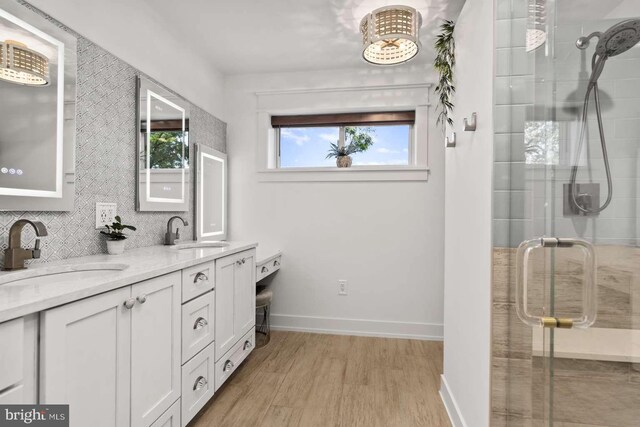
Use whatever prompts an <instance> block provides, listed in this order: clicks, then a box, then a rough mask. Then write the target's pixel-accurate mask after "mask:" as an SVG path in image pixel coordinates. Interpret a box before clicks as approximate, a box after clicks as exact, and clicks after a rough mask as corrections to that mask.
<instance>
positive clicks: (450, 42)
mask: <svg viewBox="0 0 640 427" xmlns="http://www.w3.org/2000/svg"><path fill="white" fill-rule="evenodd" d="M454 30H455V23H454V22H453V21H444V23H443V24H442V25H441V26H440V31H441V32H440V34H438V36H437V37H436V42H435V44H434V47H435V51H436V59H435V61H434V63H433V68H434V69H435V70H436V72H437V73H438V76H439V77H438V84H437V85H436V88H435V93H436V94H437V95H438V105H437V107H436V111H439V114H438V118H437V120H436V124H440V123H442V127H443V131H444V126H445V123H448V124H449V125H450V126H453V119H452V118H451V117H450V114H451V113H452V112H453V108H454V104H453V101H452V98H453V95H454V94H455V92H456V87H455V86H454V84H453V77H454V74H453V69H454V67H455V65H456V55H455V50H456V42H455V39H454V38H453V33H454Z"/></svg>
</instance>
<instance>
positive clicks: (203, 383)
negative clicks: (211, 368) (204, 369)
mask: <svg viewBox="0 0 640 427" xmlns="http://www.w3.org/2000/svg"><path fill="white" fill-rule="evenodd" d="M206 385H207V379H206V378H205V377H203V376H202V375H200V376H199V377H198V378H196V382H195V384H194V385H193V391H196V390H200V389H201V388H202V387H204V386H206Z"/></svg>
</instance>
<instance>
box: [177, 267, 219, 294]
mask: <svg viewBox="0 0 640 427" xmlns="http://www.w3.org/2000/svg"><path fill="white" fill-rule="evenodd" d="M214 272H215V269H214V264H213V262H207V263H204V264H200V265H194V266H193V267H188V268H185V269H184V270H182V302H185V301H189V300H192V299H194V298H195V297H197V296H199V295H202V294H204V293H205V292H207V291H210V290H211V289H213V287H214V276H215V274H214Z"/></svg>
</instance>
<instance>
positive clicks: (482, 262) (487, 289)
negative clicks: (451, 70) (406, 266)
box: [441, 0, 494, 427]
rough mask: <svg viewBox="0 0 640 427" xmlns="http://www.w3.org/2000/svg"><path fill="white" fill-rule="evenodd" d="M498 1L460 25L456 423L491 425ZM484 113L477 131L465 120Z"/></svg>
mask: <svg viewBox="0 0 640 427" xmlns="http://www.w3.org/2000/svg"><path fill="white" fill-rule="evenodd" d="M493 7H494V6H493V2H492V1H486V0H467V2H466V4H465V6H464V8H463V10H462V13H461V15H460V17H459V19H458V21H457V25H456V30H455V38H456V44H457V49H456V59H457V61H458V62H457V65H456V87H457V96H456V99H455V105H456V107H455V115H454V120H455V129H454V130H455V131H456V132H457V136H458V144H457V147H456V148H449V149H447V151H446V156H445V157H446V184H445V190H446V200H445V213H446V217H445V236H446V240H445V300H444V309H445V316H444V324H445V335H444V337H445V347H444V374H443V384H442V389H441V391H442V395H443V399H444V401H445V403H446V404H447V409H448V410H449V413H450V415H451V417H452V420H453V422H454V425H456V426H463V425H466V426H469V427H482V426H488V425H489V408H490V393H489V391H490V368H491V363H490V353H491V351H490V348H491V347H490V339H491V262H492V258H491V246H492V245H491V193H492V187H493V186H492V164H493V88H492V86H493V85H492V84H491V83H489V82H492V81H493V57H494V53H493V50H494V44H493V30H492V29H493V25H494V24H493V22H494V9H493ZM474 111H476V112H477V113H478V128H477V131H476V132H475V133H470V132H464V131H463V130H462V119H463V118H464V117H470V116H471V113H472V112H474Z"/></svg>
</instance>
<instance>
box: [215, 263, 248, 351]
mask: <svg viewBox="0 0 640 427" xmlns="http://www.w3.org/2000/svg"><path fill="white" fill-rule="evenodd" d="M241 260H242V257H241V256H239V255H231V256H228V257H224V258H220V259H217V260H216V310H215V316H216V322H215V331H216V334H215V344H216V351H215V357H216V361H217V360H218V359H220V358H221V357H222V355H224V354H225V353H226V352H227V351H229V350H230V349H231V347H232V346H233V345H234V344H235V343H236V341H237V340H238V339H239V338H240V335H237V332H238V331H237V330H236V329H235V325H234V320H235V316H234V310H235V297H236V292H235V286H234V284H235V277H236V268H237V267H238V266H237V265H236V264H237V263H238V262H241Z"/></svg>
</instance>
